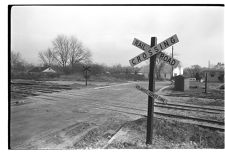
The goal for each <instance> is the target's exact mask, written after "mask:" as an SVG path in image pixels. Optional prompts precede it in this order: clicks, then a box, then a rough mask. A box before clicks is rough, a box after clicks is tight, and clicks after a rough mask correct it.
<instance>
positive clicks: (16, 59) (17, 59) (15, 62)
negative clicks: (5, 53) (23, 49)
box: [10, 51, 26, 72]
mask: <svg viewBox="0 0 225 153" xmlns="http://www.w3.org/2000/svg"><path fill="white" fill-rule="evenodd" d="M10 64H11V72H18V71H25V64H26V63H25V61H24V60H23V59H22V57H21V54H20V53H19V52H14V51H11V57H10Z"/></svg>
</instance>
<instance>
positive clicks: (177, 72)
mask: <svg viewBox="0 0 225 153" xmlns="http://www.w3.org/2000/svg"><path fill="white" fill-rule="evenodd" d="M178 75H183V68H182V67H181V65H180V64H179V65H178V66H177V67H176V68H174V69H173V76H174V77H175V76H178Z"/></svg>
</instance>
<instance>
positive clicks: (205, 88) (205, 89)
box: [205, 72, 208, 94]
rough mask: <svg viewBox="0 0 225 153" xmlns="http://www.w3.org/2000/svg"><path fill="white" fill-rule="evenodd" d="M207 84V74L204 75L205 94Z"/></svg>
mask: <svg viewBox="0 0 225 153" xmlns="http://www.w3.org/2000/svg"><path fill="white" fill-rule="evenodd" d="M207 82H208V76H207V72H206V73H205V93H206V94H207Z"/></svg>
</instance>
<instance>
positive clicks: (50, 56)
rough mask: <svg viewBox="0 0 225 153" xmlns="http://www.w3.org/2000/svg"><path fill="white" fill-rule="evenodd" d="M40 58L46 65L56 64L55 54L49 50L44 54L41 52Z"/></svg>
mask: <svg viewBox="0 0 225 153" xmlns="http://www.w3.org/2000/svg"><path fill="white" fill-rule="evenodd" d="M39 58H40V59H41V60H42V62H43V63H44V65H48V66H52V65H53V63H54V59H55V57H54V52H53V51H52V50H51V49H50V48H48V49H47V50H46V51H44V52H39Z"/></svg>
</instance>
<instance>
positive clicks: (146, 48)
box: [129, 35, 179, 66]
mask: <svg viewBox="0 0 225 153" xmlns="http://www.w3.org/2000/svg"><path fill="white" fill-rule="evenodd" d="M177 42H179V40H178V38H177V35H173V36H172V37H170V38H168V39H166V40H164V41H162V42H161V43H159V44H157V45H156V46H153V47H150V46H149V45H148V44H146V43H144V42H142V41H141V40H138V39H136V38H134V41H133V43H132V44H133V45H134V46H136V47H138V48H140V49H142V50H144V51H145V52H143V53H141V54H139V55H138V56H135V57H134V58H132V59H130V60H129V62H130V65H131V66H135V65H137V64H139V63H141V62H142V61H145V60H147V59H148V58H149V57H151V56H153V55H155V54H157V53H159V52H161V51H162V50H165V49H166V48H168V47H170V46H172V45H174V44H175V43H177Z"/></svg>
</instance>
